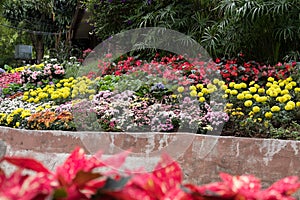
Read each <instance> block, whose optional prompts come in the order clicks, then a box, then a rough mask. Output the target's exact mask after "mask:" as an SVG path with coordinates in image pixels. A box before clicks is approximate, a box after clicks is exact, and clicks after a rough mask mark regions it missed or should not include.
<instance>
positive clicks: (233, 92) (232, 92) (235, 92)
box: [230, 90, 239, 95]
mask: <svg viewBox="0 0 300 200" xmlns="http://www.w3.org/2000/svg"><path fill="white" fill-rule="evenodd" d="M238 93H239V92H238V91H237V90H231V91H230V94H231V95H237V94H238Z"/></svg>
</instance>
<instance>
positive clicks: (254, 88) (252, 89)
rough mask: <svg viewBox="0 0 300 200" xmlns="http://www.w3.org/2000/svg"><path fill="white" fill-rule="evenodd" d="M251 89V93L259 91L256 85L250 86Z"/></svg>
mask: <svg viewBox="0 0 300 200" xmlns="http://www.w3.org/2000/svg"><path fill="white" fill-rule="evenodd" d="M249 91H250V92H251V93H255V92H256V91H257V89H256V87H250V88H249Z"/></svg>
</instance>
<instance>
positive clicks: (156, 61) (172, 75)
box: [98, 54, 217, 85]
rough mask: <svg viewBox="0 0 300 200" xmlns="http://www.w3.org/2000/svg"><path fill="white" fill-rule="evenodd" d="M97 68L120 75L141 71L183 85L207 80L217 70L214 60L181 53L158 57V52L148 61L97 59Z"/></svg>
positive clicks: (105, 72) (103, 73)
mask: <svg viewBox="0 0 300 200" xmlns="http://www.w3.org/2000/svg"><path fill="white" fill-rule="evenodd" d="M98 68H99V70H100V71H101V74H102V75H109V74H113V75H117V76H120V75H122V74H130V73H134V72H138V71H142V72H146V73H147V74H149V75H156V76H157V75H158V76H160V77H163V78H166V79H168V80H177V81H178V83H179V84H183V85H184V84H189V83H200V82H207V81H208V78H207V77H208V76H209V73H210V72H216V71H217V65H216V64H215V63H214V62H204V61H198V60H196V59H189V61H187V60H185V59H184V57H183V56H181V55H179V56H176V55H169V56H164V57H162V58H159V55H158V54H156V56H155V57H154V58H153V59H152V60H151V61H150V62H147V61H144V60H136V59H135V58H134V57H127V58H126V59H122V58H121V60H120V61H118V62H117V63H109V62H107V61H99V64H98ZM179 80H180V81H179Z"/></svg>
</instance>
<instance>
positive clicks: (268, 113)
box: [265, 112, 273, 119]
mask: <svg viewBox="0 0 300 200" xmlns="http://www.w3.org/2000/svg"><path fill="white" fill-rule="evenodd" d="M265 117H266V118H268V119H271V118H272V117H273V113H272V112H266V113H265Z"/></svg>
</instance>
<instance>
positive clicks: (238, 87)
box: [233, 84, 242, 90]
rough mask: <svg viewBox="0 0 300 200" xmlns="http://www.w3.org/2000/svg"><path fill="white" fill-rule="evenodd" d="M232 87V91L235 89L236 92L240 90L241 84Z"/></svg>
mask: <svg viewBox="0 0 300 200" xmlns="http://www.w3.org/2000/svg"><path fill="white" fill-rule="evenodd" d="M233 87H234V89H237V90H239V89H241V88H242V86H241V84H235V85H234V86H233Z"/></svg>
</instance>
